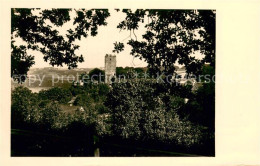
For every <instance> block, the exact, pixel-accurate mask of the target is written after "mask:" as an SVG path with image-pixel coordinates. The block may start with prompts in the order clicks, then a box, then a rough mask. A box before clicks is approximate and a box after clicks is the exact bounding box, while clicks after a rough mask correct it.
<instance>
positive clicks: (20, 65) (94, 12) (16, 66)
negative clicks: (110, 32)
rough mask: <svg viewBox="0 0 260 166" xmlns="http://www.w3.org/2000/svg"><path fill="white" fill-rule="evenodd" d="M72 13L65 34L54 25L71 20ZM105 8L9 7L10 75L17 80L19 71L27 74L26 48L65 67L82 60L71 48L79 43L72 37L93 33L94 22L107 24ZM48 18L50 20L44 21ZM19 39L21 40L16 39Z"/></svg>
mask: <svg viewBox="0 0 260 166" xmlns="http://www.w3.org/2000/svg"><path fill="white" fill-rule="evenodd" d="M72 11H74V12H75V13H76V16H75V18H73V27H74V28H70V29H69V30H67V32H66V34H65V35H62V34H60V32H59V31H58V30H57V27H62V26H63V25H64V24H65V23H67V22H69V21H71V20H72V18H71V13H72ZM109 15H110V14H109V12H108V10H105V9H91V10H85V9H77V10H72V9H45V10H40V9H30V8H26V9H24V8H23V9H22V8H12V10H11V33H12V36H11V40H12V43H11V44H12V47H11V48H12V54H11V57H12V58H11V60H12V70H11V76H18V77H14V79H16V80H18V81H19V82H22V81H24V79H20V77H19V76H20V75H25V76H26V74H27V72H28V70H29V68H30V67H31V66H32V65H33V64H34V58H33V57H34V55H28V51H29V50H33V51H38V52H41V53H42V54H43V56H44V57H43V58H44V60H45V61H46V62H47V61H48V62H49V64H50V65H52V66H63V65H64V64H65V65H67V66H68V68H69V69H70V68H75V67H77V63H78V62H83V60H84V59H83V56H82V55H77V53H76V52H75V51H76V50H77V49H79V45H77V44H75V43H74V41H75V40H81V38H82V37H87V36H89V35H91V36H96V35H97V30H98V26H102V25H107V22H106V18H107V17H108V16H109ZM48 22H50V23H48ZM17 38H20V39H22V41H23V42H24V43H25V44H21V43H18V42H16V41H17Z"/></svg>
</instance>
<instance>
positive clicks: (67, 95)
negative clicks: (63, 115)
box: [39, 87, 72, 104]
mask: <svg viewBox="0 0 260 166" xmlns="http://www.w3.org/2000/svg"><path fill="white" fill-rule="evenodd" d="M71 97H72V94H71V92H70V91H69V90H68V89H64V88H59V87H54V88H51V89H48V90H41V91H40V92H39V98H40V99H41V100H52V101H58V102H59V103H63V104H65V103H67V102H69V101H70V99H71Z"/></svg>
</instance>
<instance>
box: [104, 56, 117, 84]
mask: <svg viewBox="0 0 260 166" xmlns="http://www.w3.org/2000/svg"><path fill="white" fill-rule="evenodd" d="M115 75H116V56H115V55H111V54H106V56H105V83H108V84H111V83H112V79H113V76H115Z"/></svg>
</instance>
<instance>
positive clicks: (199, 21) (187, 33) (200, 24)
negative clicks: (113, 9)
mask: <svg viewBox="0 0 260 166" xmlns="http://www.w3.org/2000/svg"><path fill="white" fill-rule="evenodd" d="M122 12H124V13H125V14H126V17H125V19H124V20H123V21H122V22H120V23H119V25H118V26H117V28H119V29H120V30H129V31H130V33H131V34H133V35H134V37H133V38H131V39H130V40H129V41H128V43H127V44H129V45H130V46H131V47H132V50H131V54H132V55H133V56H134V57H138V58H140V59H144V60H145V61H146V62H147V63H148V67H149V68H150V71H151V72H152V73H157V72H159V73H161V72H165V73H166V74H172V73H173V72H174V71H175V67H174V65H173V64H174V63H175V62H178V63H180V64H184V65H185V66H186V70H187V72H188V73H192V74H200V72H201V68H202V65H203V64H204V62H209V63H210V64H211V65H212V66H214V65H215V11H213V10H151V9H146V10H143V9H137V10H136V11H132V10H130V9H124V10H122ZM141 24H144V27H145V30H146V31H145V33H144V34H143V35H142V39H137V36H136V35H135V31H136V30H138V28H139V26H140V25H141ZM116 46H117V45H116ZM122 47H123V46H122V44H121V47H118V46H117V47H115V50H117V51H121V48H122ZM117 51H115V52H117ZM195 51H200V53H202V54H204V55H205V58H204V59H202V60H199V59H196V58H195V57H193V56H190V55H191V54H192V53H194V52H195ZM162 69H163V71H162Z"/></svg>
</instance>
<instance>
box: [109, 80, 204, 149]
mask: <svg viewBox="0 0 260 166" xmlns="http://www.w3.org/2000/svg"><path fill="white" fill-rule="evenodd" d="M182 90H183V91H185V87H181V86H176V85H173V84H172V85H170V84H160V83H157V82H155V81H153V80H139V81H128V82H126V83H120V84H113V89H112V90H111V92H110V93H109V94H108V97H107V101H106V103H105V105H106V106H107V107H108V108H109V110H110V113H111V122H110V123H111V127H112V129H111V130H112V133H113V134H114V135H117V136H120V137H122V138H126V139H128V138H129V139H135V140H149V141H151V140H155V141H156V140H157V141H159V142H160V141H161V142H168V143H175V144H180V145H184V146H190V145H193V144H200V141H201V139H202V137H203V131H202V126H199V125H195V124H193V123H191V122H190V121H187V120H184V119H181V118H180V117H179V115H178V114H177V112H178V110H179V109H181V108H182V107H183V106H184V105H185V103H184V97H185V95H184V94H183V93H182V92H181V91H182ZM186 94H187V93H186Z"/></svg>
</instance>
